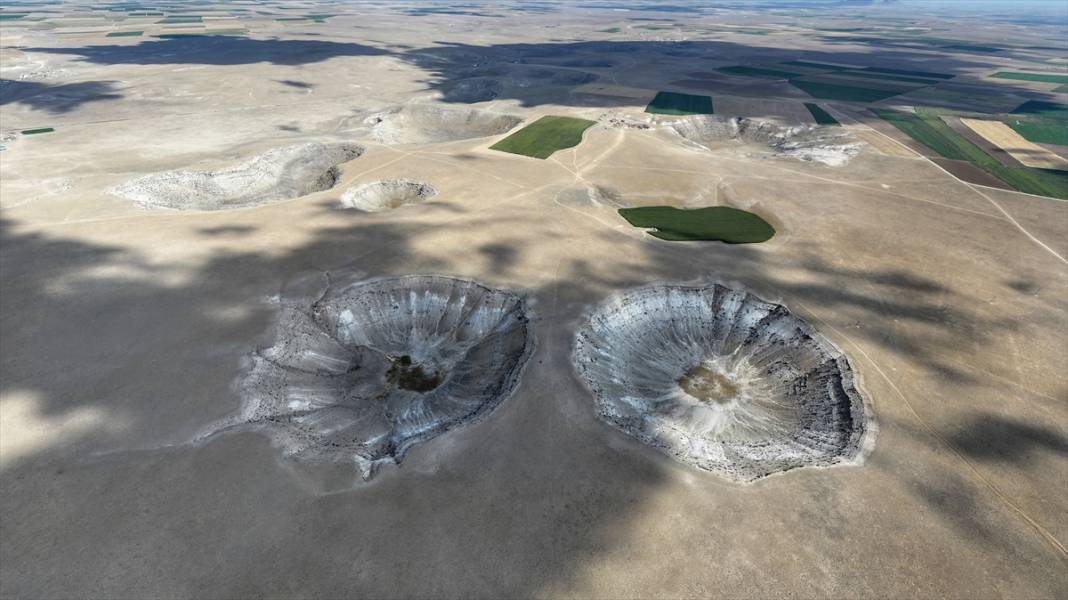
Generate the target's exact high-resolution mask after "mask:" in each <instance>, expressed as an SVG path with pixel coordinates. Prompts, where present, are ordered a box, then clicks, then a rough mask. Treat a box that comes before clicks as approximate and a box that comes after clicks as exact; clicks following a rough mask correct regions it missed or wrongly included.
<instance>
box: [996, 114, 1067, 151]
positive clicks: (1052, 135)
mask: <svg viewBox="0 0 1068 600" xmlns="http://www.w3.org/2000/svg"><path fill="white" fill-rule="evenodd" d="M1005 124H1006V125H1008V126H1009V127H1011V128H1012V129H1013V130H1014V131H1015V132H1016V133H1018V134H1020V136H1021V137H1023V139H1025V140H1027V141H1029V142H1034V143H1036V144H1057V145H1059V146H1068V125H1066V124H1065V123H1064V122H1063V121H1061V122H1057V121H1046V120H1037V121H1021V120H1014V119H1006V120H1005Z"/></svg>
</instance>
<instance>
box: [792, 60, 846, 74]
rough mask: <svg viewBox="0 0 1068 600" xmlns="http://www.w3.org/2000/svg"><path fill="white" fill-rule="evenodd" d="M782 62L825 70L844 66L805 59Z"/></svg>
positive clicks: (838, 69) (840, 68)
mask: <svg viewBox="0 0 1068 600" xmlns="http://www.w3.org/2000/svg"><path fill="white" fill-rule="evenodd" d="M782 64H784V65H794V66H797V67H808V68H810V69H823V70H825V71H841V70H842V69H845V68H846V67H841V66H838V65H829V64H827V63H818V62H810V61H807V60H788V61H786V62H784V63H782Z"/></svg>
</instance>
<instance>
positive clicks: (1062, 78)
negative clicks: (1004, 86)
mask: <svg viewBox="0 0 1068 600" xmlns="http://www.w3.org/2000/svg"><path fill="white" fill-rule="evenodd" d="M991 77H993V78H994V79H1012V80H1014V81H1037V82H1040V83H1062V84H1065V83H1068V75H1055V74H1052V73H1018V72H1014V71H998V72H997V73H994V74H993V75H991Z"/></svg>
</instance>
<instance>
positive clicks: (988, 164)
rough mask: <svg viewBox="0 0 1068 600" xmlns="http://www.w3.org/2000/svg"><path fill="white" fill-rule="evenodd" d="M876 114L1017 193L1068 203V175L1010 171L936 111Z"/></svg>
mask: <svg viewBox="0 0 1068 600" xmlns="http://www.w3.org/2000/svg"><path fill="white" fill-rule="evenodd" d="M872 111H873V112H874V113H875V114H876V115H878V116H879V117H880V118H882V119H884V120H885V121H887V122H888V123H890V124H892V125H893V126H894V127H897V128H898V129H900V130H901V131H902V132H904V133H905V134H906V135H908V136H909V137H911V138H912V139H914V140H916V141H917V142H919V143H921V144H923V145H924V146H927V147H928V148H930V149H931V150H933V151H934V152H935V153H937V154H938V155H939V156H942V157H943V158H948V159H952V160H962V161H967V162H969V163H971V164H973V165H975V166H977V167H979V168H980V169H982V170H984V171H986V172H987V173H990V174H991V175H993V176H995V177H997V178H998V179H1000V180H1002V181H1004V182H1005V183H1007V184H1009V185H1010V186H1012V188H1013V189H1015V190H1018V191H1021V192H1025V193H1028V194H1036V195H1039V196H1049V197H1052V198H1060V199H1063V200H1068V174H1065V173H1064V172H1060V171H1053V170H1048V169H1035V168H1029V167H1022V168H1014V167H1007V166H1005V165H1003V164H1001V163H1000V162H999V161H998V160H997V159H995V158H994V157H992V156H990V155H989V154H987V153H986V152H983V150H982V149H981V148H979V147H978V146H976V145H975V144H973V143H972V142H970V141H968V140H967V139H966V138H964V136H962V135H960V134H959V133H957V132H956V131H953V129H952V128H950V127H949V125H946V124H945V123H944V122H943V121H942V119H941V117H940V116H939V115H938V113H936V112H934V111H930V110H925V109H917V110H916V112H915V113H910V112H904V111H900V110H889V109H882V108H873V109H872Z"/></svg>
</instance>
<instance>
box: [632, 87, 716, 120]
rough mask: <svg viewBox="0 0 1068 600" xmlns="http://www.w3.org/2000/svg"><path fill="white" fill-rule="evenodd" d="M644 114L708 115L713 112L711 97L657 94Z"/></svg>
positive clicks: (675, 93) (671, 93) (667, 93)
mask: <svg viewBox="0 0 1068 600" xmlns="http://www.w3.org/2000/svg"><path fill="white" fill-rule="evenodd" d="M645 112H647V113H655V114H660V115H710V114H712V112H713V108H712V97H711V96H695V95H693V94H679V93H677V92H657V93H656V97H655V98H653V101H652V102H650V103H649V105H648V106H646V107H645Z"/></svg>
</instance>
